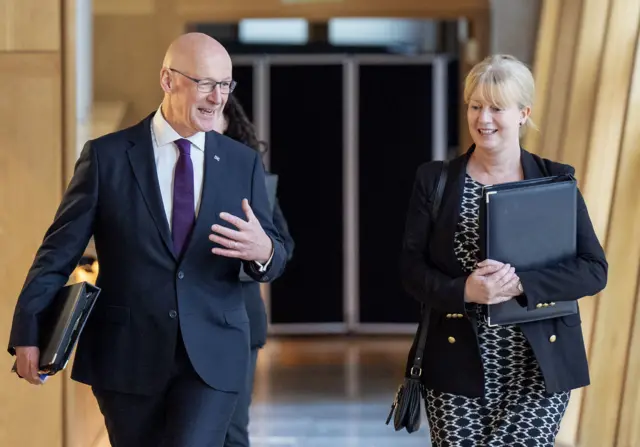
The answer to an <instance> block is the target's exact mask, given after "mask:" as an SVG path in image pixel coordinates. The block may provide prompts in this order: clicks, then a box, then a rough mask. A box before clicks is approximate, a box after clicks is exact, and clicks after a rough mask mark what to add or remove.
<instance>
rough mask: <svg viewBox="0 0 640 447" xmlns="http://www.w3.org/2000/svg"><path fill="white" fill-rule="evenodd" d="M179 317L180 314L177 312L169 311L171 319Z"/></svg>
mask: <svg viewBox="0 0 640 447" xmlns="http://www.w3.org/2000/svg"><path fill="white" fill-rule="evenodd" d="M177 316H178V312H176V311H175V310H170V311H169V318H175V317H177Z"/></svg>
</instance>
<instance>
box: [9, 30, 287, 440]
mask: <svg viewBox="0 0 640 447" xmlns="http://www.w3.org/2000/svg"><path fill="white" fill-rule="evenodd" d="M160 84H161V87H162V89H163V91H164V99H163V101H162V105H161V107H160V109H159V110H158V111H156V112H155V113H152V114H151V115H150V116H148V117H147V118H146V119H145V120H143V121H142V122H141V123H139V124H137V125H135V126H133V127H131V128H128V129H125V130H122V131H120V132H116V133H114V134H110V135H106V136H104V137H101V138H98V139H96V140H93V141H90V142H88V143H87V144H86V145H85V147H84V149H83V151H82V154H81V155H80V158H79V160H78V162H77V164H76V169H75V172H74V176H73V178H72V180H71V183H70V185H69V187H68V189H67V191H66V193H65V195H64V197H63V199H62V203H61V205H60V207H59V209H58V212H57V214H56V216H55V219H54V221H53V223H52V225H51V227H50V228H49V230H48V231H47V233H46V235H45V238H44V241H43V243H42V245H41V247H40V249H39V250H38V252H37V254H36V257H35V260H34V263H33V266H32V268H31V270H30V271H29V274H28V276H27V279H26V281H25V284H24V287H23V290H22V293H21V295H20V297H19V299H18V303H17V306H16V311H15V315H14V319H13V327H12V330H11V337H10V341H9V351H10V353H12V354H13V353H15V354H16V356H17V367H18V374H19V375H20V376H21V377H24V378H25V379H26V380H28V381H29V382H31V383H33V384H39V383H41V381H40V379H39V378H38V358H39V350H38V317H39V315H41V314H42V312H43V311H44V310H45V309H46V308H47V307H48V305H49V303H50V302H51V300H52V298H53V296H54V295H55V293H56V292H57V291H58V290H59V289H60V288H61V287H62V286H63V285H64V284H65V282H66V281H67V278H68V276H69V274H70V273H71V271H72V270H73V268H74V267H75V265H76V263H77V262H78V260H79V258H80V257H81V255H82V253H83V250H84V249H85V247H86V246H87V242H88V241H89V238H90V237H91V236H92V235H93V236H94V240H95V246H96V252H97V256H98V261H99V263H100V273H99V276H98V279H97V286H98V287H100V288H101V289H102V293H101V295H100V297H99V299H98V301H97V303H96V305H95V308H94V311H93V313H92V315H91V317H90V318H89V321H88V322H87V324H86V326H85V329H84V332H83V335H82V337H81V340H80V341H79V344H78V349H77V353H76V358H75V362H74V368H73V373H72V378H73V379H75V380H77V381H80V382H83V383H86V384H88V385H91V386H92V389H93V392H94V395H95V396H96V398H97V401H98V404H99V406H100V409H101V411H102V413H103V415H104V418H105V422H106V426H107V429H108V432H109V438H110V441H111V444H112V446H113V447H144V446H150V447H151V446H153V447H158V446H166V447H186V446H194V447H200V446H222V445H223V442H224V437H225V433H226V431H227V427H228V424H229V420H230V418H231V415H232V412H233V410H234V407H235V405H236V400H237V394H238V392H239V391H241V390H242V389H243V387H245V383H246V380H245V378H246V373H247V367H248V364H249V320H248V317H247V312H246V309H245V305H244V301H243V293H242V286H241V283H240V280H239V275H238V273H239V271H240V267H241V263H242V264H243V265H244V269H245V271H246V272H247V273H248V274H249V275H250V276H251V277H252V278H253V279H255V280H256V281H261V282H265V281H271V280H272V279H274V278H276V277H278V276H279V275H280V274H281V273H282V271H283V270H284V266H285V263H286V254H285V250H284V246H283V243H282V240H281V238H280V236H279V235H278V232H277V231H276V229H275V228H274V226H273V223H272V220H271V217H270V215H271V213H270V207H269V203H268V198H267V193H266V188H265V174H264V170H263V166H262V161H261V159H260V156H259V154H258V153H256V152H255V151H253V150H252V149H250V148H248V147H246V146H244V145H242V144H240V143H238V142H235V141H233V140H231V139H229V138H227V137H225V136H222V135H220V134H217V133H215V132H212V129H213V124H214V122H215V119H216V116H217V114H219V113H222V109H223V107H224V104H225V102H226V101H227V98H228V95H229V93H231V92H232V91H233V88H234V87H235V82H234V81H233V80H232V67H231V60H230V58H229V55H228V54H227V52H226V51H225V49H224V48H223V47H222V46H221V45H220V44H219V43H218V42H216V41H215V40H214V39H212V38H210V37H208V36H206V35H203V34H197V33H191V34H186V35H183V36H180V37H179V38H178V39H176V41H174V42H173V43H172V44H171V46H170V47H169V49H168V51H167V54H166V56H165V59H164V63H163V66H162V69H161V71H160ZM250 204H251V205H250ZM240 216H243V217H242V218H241V217H240Z"/></svg>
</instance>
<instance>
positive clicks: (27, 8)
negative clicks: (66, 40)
mask: <svg viewBox="0 0 640 447" xmlns="http://www.w3.org/2000/svg"><path fill="white" fill-rule="evenodd" d="M60 11H61V8H60V0H2V1H0V51H57V50H59V49H60V21H61V16H60ZM34 30H37V32H34Z"/></svg>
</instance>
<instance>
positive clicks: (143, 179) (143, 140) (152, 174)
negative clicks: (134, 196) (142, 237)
mask: <svg viewBox="0 0 640 447" xmlns="http://www.w3.org/2000/svg"><path fill="white" fill-rule="evenodd" d="M152 116H153V115H151V116H149V117H147V119H145V120H144V121H143V122H142V123H140V125H139V129H138V132H137V133H135V134H134V135H133V138H132V139H131V141H132V143H133V146H131V147H130V148H129V149H128V151H127V155H128V156H129V163H130V164H131V168H132V169H133V174H134V176H135V178H136V181H137V183H138V186H139V187H140V191H141V192H142V196H143V197H144V201H145V203H146V205H147V208H148V209H149V213H150V214H151V217H152V218H153V221H154V223H155V224H156V227H157V228H158V231H159V232H160V236H161V237H162V240H163V241H164V243H165V245H166V246H167V249H168V250H169V252H170V253H171V254H172V255H174V253H173V241H172V239H171V232H170V231H169V223H168V222H167V216H166V213H165V211H164V206H163V204H162V195H161V194H160V186H159V184H158V173H157V171H156V163H155V159H154V155H153V144H152V142H151V117H152ZM174 257H175V255H174Z"/></svg>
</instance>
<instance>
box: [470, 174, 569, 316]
mask: <svg viewBox="0 0 640 447" xmlns="http://www.w3.org/2000/svg"><path fill="white" fill-rule="evenodd" d="M577 192H578V188H577V184H576V181H575V179H574V178H573V176H571V175H563V176H554V177H544V178H539V179H531V180H523V181H519V182H512V183H504V184H500V185H493V186H485V187H484V188H483V194H482V202H481V206H480V228H481V251H482V253H481V258H482V259H494V260H496V261H500V262H504V263H509V264H511V265H512V266H513V267H515V269H516V274H517V273H518V271H521V272H523V271H529V270H537V269H541V268H545V267H552V266H553V265H555V264H557V263H559V262H561V261H563V260H565V259H570V258H573V257H575V256H576V237H577V236H576V231H577V228H576V220H577V213H576V200H577ZM525 295H526V290H525ZM487 312H488V315H487V320H488V324H489V325H490V326H502V325H508V324H519V323H527V322H531V321H537V320H542V319H548V318H557V317H561V316H565V315H571V314H574V313H577V312H578V303H577V302H576V301H561V302H557V303H545V304H540V307H537V308H536V309H534V310H528V309H527V307H524V306H522V305H521V304H520V303H518V301H517V299H512V300H509V301H506V302H504V303H500V304H492V305H489V306H488V311H487Z"/></svg>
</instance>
